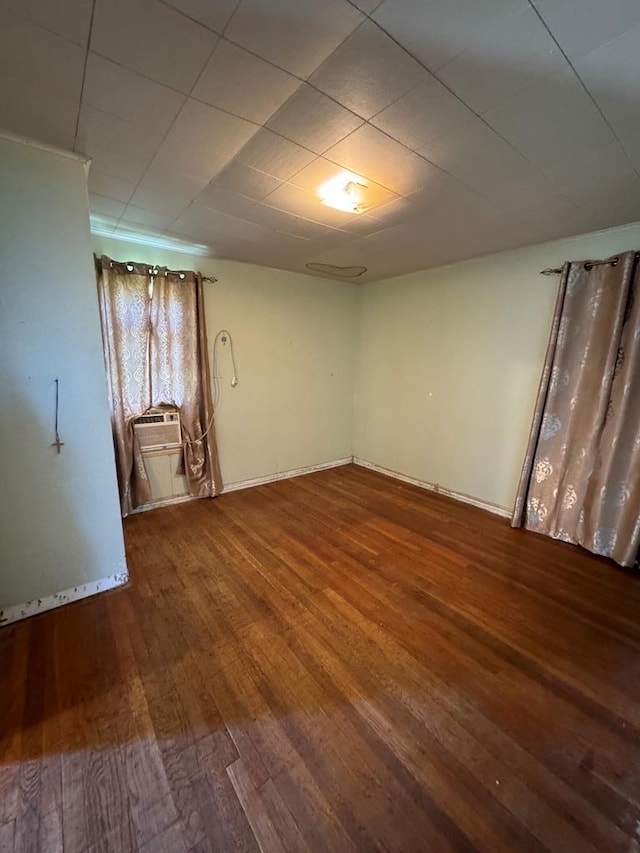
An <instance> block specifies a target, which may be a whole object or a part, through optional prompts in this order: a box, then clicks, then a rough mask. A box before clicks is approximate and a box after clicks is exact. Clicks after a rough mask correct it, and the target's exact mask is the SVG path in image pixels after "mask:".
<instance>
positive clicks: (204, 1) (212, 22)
mask: <svg viewBox="0 0 640 853" xmlns="http://www.w3.org/2000/svg"><path fill="white" fill-rule="evenodd" d="M165 2H167V3H168V4H169V5H170V6H173V7H174V9H178V11H180V12H183V13H184V14H185V15H187V16H188V17H189V18H193V20H194V21H197V22H198V23H199V24H203V25H204V26H205V27H209V29H210V30H214V32H216V33H222V32H224V28H225V27H226V26H227V24H228V23H229V21H230V19H231V16H232V15H233V10H234V9H235V8H236V6H237V5H238V0H165Z"/></svg>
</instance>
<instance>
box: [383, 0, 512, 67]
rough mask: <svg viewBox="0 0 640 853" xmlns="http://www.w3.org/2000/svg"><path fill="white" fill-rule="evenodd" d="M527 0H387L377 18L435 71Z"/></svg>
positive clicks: (388, 30)
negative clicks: (454, 0)
mask: <svg viewBox="0 0 640 853" xmlns="http://www.w3.org/2000/svg"><path fill="white" fill-rule="evenodd" d="M526 5H527V0H482V2H479V0H456V2H455V3H453V2H451V0H384V2H383V3H382V4H381V5H380V6H378V8H377V9H376V11H375V12H374V13H373V18H374V20H376V21H378V23H379V24H380V25H381V26H382V27H384V29H385V30H387V32H389V33H391V35H392V36H393V37H394V38H396V39H397V40H398V41H399V42H400V43H401V44H403V45H404V46H405V47H406V48H408V49H409V50H410V51H411V52H412V53H413V55H414V56H416V57H417V58H418V59H420V60H421V61H422V62H424V64H425V65H426V66H427V67H428V68H429V69H431V70H432V71H435V70H436V69H438V68H441V67H442V66H443V65H445V64H446V63H447V62H449V61H450V60H452V59H453V58H454V57H455V56H458V54H460V53H462V52H463V51H464V50H466V49H467V48H468V47H469V45H471V44H473V42H474V41H476V40H477V39H478V38H479V37H481V36H482V35H483V34H484V33H487V32H490V31H491V29H492V28H493V27H494V26H495V25H496V24H497V23H498V22H499V21H500V20H501V19H502V18H503V17H504V16H505V15H506V14H508V13H509V12H511V11H513V10H514V9H518V8H524V7H525V6H526Z"/></svg>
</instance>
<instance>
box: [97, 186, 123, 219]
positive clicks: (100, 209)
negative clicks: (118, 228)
mask: <svg viewBox="0 0 640 853" xmlns="http://www.w3.org/2000/svg"><path fill="white" fill-rule="evenodd" d="M125 207H126V204H125V203H124V202H122V201H116V200H115V199H113V198H106V197H105V196H102V195H98V194H97V193H92V192H90V193H89V208H90V210H92V211H94V212H95V213H102V214H104V215H105V216H111V217H113V218H114V219H120V217H121V216H122V214H123V213H124V209H125Z"/></svg>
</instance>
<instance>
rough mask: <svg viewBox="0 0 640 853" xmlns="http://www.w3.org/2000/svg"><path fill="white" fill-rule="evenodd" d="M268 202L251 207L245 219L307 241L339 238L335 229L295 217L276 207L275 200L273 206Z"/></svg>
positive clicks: (344, 237)
mask: <svg viewBox="0 0 640 853" xmlns="http://www.w3.org/2000/svg"><path fill="white" fill-rule="evenodd" d="M268 202H269V199H267V200H266V201H264V202H261V203H260V204H256V205H255V207H252V208H251V210H249V211H248V212H247V213H246V217H247V219H249V220H250V221H251V222H256V223H258V224H259V225H264V226H265V227H266V228H275V229H276V230H278V231H281V232H282V233H284V234H293V235H294V236H295V237H305V238H306V239H308V240H317V241H319V242H322V241H323V240H329V241H331V240H337V239H339V238H340V234H339V233H338V232H337V231H336V229H335V228H331V227H330V226H328V225H323V224H322V223H321V222H313V221H311V220H309V219H305V218H304V217H303V216H296V215H295V214H293V213H291V212H290V211H289V210H288V209H283V206H278V202H277V200H274V204H273V205H271V204H269V203H268ZM342 236H343V239H348V235H346V234H343V235H342Z"/></svg>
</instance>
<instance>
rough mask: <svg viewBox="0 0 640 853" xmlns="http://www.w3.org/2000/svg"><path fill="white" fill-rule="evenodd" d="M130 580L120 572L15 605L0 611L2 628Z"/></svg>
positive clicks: (125, 573)
mask: <svg viewBox="0 0 640 853" xmlns="http://www.w3.org/2000/svg"><path fill="white" fill-rule="evenodd" d="M128 580H129V575H128V574H127V572H118V574H116V575H109V577H106V578H100V580H98V581H90V582H89V583H85V584H82V585H81V586H74V587H72V588H71V589H65V590H63V591H62V592H56V593H54V594H53V595H47V596H45V597H44V598H34V599H33V601H27V602H26V603H25V604H14V605H13V607H6V608H5V609H4V610H0V626H4V625H10V624H11V623H12V622H18V621H19V620H20V619H27V618H28V617H29V616H35V615H36V614H37V613H44V612H45V611H46V610H53V609H54V608H55V607H62V605H63V604H70V603H71V602H72V601H80V599H82V598H89V597H90V596H92V595H95V594H96V593H98V592H106V590H108V589H115V588H116V587H119V586H124V584H126V583H127V582H128Z"/></svg>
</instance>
